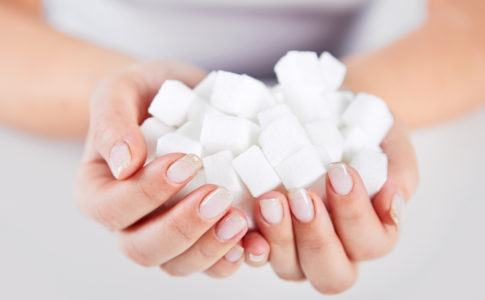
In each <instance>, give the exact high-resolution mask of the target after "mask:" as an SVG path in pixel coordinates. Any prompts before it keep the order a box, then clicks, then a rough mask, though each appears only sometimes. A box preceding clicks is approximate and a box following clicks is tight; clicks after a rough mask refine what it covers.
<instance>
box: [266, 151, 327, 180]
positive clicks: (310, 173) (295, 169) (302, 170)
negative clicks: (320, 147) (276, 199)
mask: <svg viewBox="0 0 485 300" xmlns="http://www.w3.org/2000/svg"><path fill="white" fill-rule="evenodd" d="M275 169H276V172H277V173H278V175H279V176H280V178H281V181H282V182H283V185H284V186H285V187H286V189H293V188H305V187H308V186H310V185H311V184H312V183H314V182H315V181H316V180H317V179H318V178H320V177H321V176H323V175H324V174H325V173H326V169H325V166H324V165H323V163H322V161H321V160H320V155H319V154H318V152H317V151H316V149H315V147H314V146H308V147H304V148H302V149H300V150H299V151H297V152H295V153H294V154H292V155H290V156H289V157H288V158H286V159H285V160H284V161H282V162H281V163H280V164H278V165H277V166H276V168H275Z"/></svg>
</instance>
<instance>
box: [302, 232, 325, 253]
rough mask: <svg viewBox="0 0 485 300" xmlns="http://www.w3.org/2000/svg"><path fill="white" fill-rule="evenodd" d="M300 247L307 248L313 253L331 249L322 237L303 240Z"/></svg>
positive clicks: (308, 237) (310, 237) (309, 237)
mask: <svg viewBox="0 0 485 300" xmlns="http://www.w3.org/2000/svg"><path fill="white" fill-rule="evenodd" d="M298 243H299V244H300V247H302V248H306V249H308V250H310V251H311V252H317V253H319V252H325V251H326V250H327V248H328V247H329V245H328V243H326V241H325V239H324V238H323V237H322V236H307V237H305V238H304V239H301V240H300V241H299V242H298Z"/></svg>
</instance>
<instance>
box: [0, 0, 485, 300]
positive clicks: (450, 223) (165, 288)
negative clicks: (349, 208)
mask: <svg viewBox="0 0 485 300" xmlns="http://www.w3.org/2000/svg"><path fill="white" fill-rule="evenodd" d="M411 2H412V1H410V2H408V1H399V2H398V1H388V2H387V3H392V5H391V4H389V5H387V6H392V8H393V9H389V7H387V6H386V5H381V6H382V8H379V9H378V10H375V11H373V12H372V13H371V14H370V16H371V17H372V20H381V22H380V23H379V22H377V21H376V22H366V24H367V25H365V26H364V25H363V26H362V27H360V28H359V30H357V31H356V33H355V35H356V37H355V43H354V44H353V47H357V48H361V49H365V48H371V47H373V46H375V45H377V44H379V43H383V42H384V41H387V40H389V39H392V38H394V37H395V36H396V33H398V32H399V31H400V30H403V29H402V28H408V29H409V28H410V27H411V26H412V24H413V23H412V22H411V23H409V22H408V23H406V24H405V25H406V26H404V25H403V24H399V22H397V23H394V24H395V25H396V26H395V28H394V31H391V30H389V27H386V26H382V24H383V23H382V22H384V21H386V22H390V21H391V20H392V19H393V18H394V16H395V15H396V13H398V12H399V13H404V12H405V10H404V9H403V7H402V6H403V3H408V4H407V5H409V3H411ZM414 2H415V3H418V2H421V1H414ZM382 3H384V2H382ZM415 11H416V10H408V13H411V14H412V13H414V12H415ZM379 18H380V19H379ZM412 19H413V18H410V20H412ZM366 32H367V33H366ZM368 32H373V33H372V34H368ZM417 109H419V108H417ZM484 132H485V109H482V110H481V111H479V112H476V113H474V114H471V115H469V116H467V117H465V118H463V119H461V120H457V121H454V122H451V123H449V124H445V125H441V126H438V127H435V128H430V129H426V130H420V131H418V132H415V133H414V134H413V141H414V143H415V145H416V149H417V152H418V158H419V163H420V168H421V175H422V180H421V186H420V188H419V191H418V193H417V194H416V196H415V197H414V199H413V200H412V202H411V205H410V206H409V207H408V211H407V219H406V222H405V226H404V228H403V232H402V237H401V240H400V243H399V244H398V246H397V248H396V249H395V251H394V252H393V253H392V254H391V255H389V256H387V257H386V258H384V259H381V260H379V261H376V262H372V263H367V264H364V265H362V267H361V276H360V280H359V281H358V283H357V285H356V286H355V287H354V288H353V289H352V290H351V291H349V292H347V293H346V294H344V295H342V296H338V297H337V299H370V298H371V297H372V299H425V298H431V299H436V298H438V299H457V298H460V299H480V295H481V294H482V290H483V289H482V286H481V285H482V281H483V274H482V270H483V269H484V267H485V259H484V258H483V253H485V241H484V239H483V228H485V218H483V215H484V213H483V212H484V211H485V201H484V200H485V197H484V195H483V190H484V186H485V179H484V176H483V173H482V172H483V171H482V170H484V169H485V158H484V156H483V153H485V134H484ZM80 154H81V145H80V144H78V143H69V142H56V141H48V140H45V139H40V138H34V137H30V136H27V135H23V134H20V133H18V132H15V131H11V130H8V129H1V128H0V239H1V241H0V299H52V300H54V299H118V300H122V299H147V300H149V299H214V300H216V299H249V298H252V299H263V298H268V299H272V298H275V299H321V297H320V296H319V295H318V294H317V293H315V292H314V291H313V290H312V289H311V287H310V286H309V285H308V284H306V283H288V282H283V281H280V280H279V279H277V278H275V276H274V275H273V274H272V272H271V269H270V268H269V267H265V268H262V269H250V268H247V267H244V268H242V269H241V270H240V271H239V272H238V273H237V274H236V275H235V276H234V277H232V278H230V279H226V280H222V281H221V280H212V279H209V278H206V277H205V276H203V275H196V276H192V277H189V278H184V279H172V278H169V277H168V276H166V275H164V274H162V273H161V272H159V271H158V270H146V269H143V268H140V267H137V266H135V265H134V264H132V263H131V262H129V261H128V260H127V259H125V258H124V257H123V256H122V255H121V254H120V253H119V251H118V250H117V248H116V244H115V240H114V239H113V237H112V236H111V234H109V233H108V232H106V231H105V230H104V229H102V228H101V227H99V226H98V225H96V224H94V223H92V222H91V221H89V220H87V219H85V218H83V217H82V216H80V214H79V213H78V212H77V211H76V209H75V208H74V206H73V203H72V192H73V178H74V174H75V171H76V168H77V164H78V161H79V157H80Z"/></svg>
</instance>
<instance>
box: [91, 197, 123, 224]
mask: <svg viewBox="0 0 485 300" xmlns="http://www.w3.org/2000/svg"><path fill="white" fill-rule="evenodd" d="M90 215H91V216H92V217H93V218H94V219H95V220H96V221H97V222H98V223H100V224H102V225H104V226H105V227H107V228H108V229H110V230H113V231H117V230H121V229H123V228H124V225H123V224H122V223H121V221H120V218H119V217H118V215H117V214H116V213H115V211H114V209H113V208H112V207H111V205H108V204H107V203H106V204H102V203H100V204H96V205H93V208H92V213H91V214H90Z"/></svg>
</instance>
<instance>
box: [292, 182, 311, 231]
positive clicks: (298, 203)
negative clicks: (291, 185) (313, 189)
mask: <svg viewBox="0 0 485 300" xmlns="http://www.w3.org/2000/svg"><path fill="white" fill-rule="evenodd" d="M288 196H289V198H290V208H291V212H292V213H293V215H294V216H295V218H297V219H298V220H299V221H300V222H304V223H308V222H311V221H312V220H313V217H314V216H315V209H314V207H313V201H312V199H311V198H310V195H308V192H307V191H306V190H305V189H293V190H290V191H289V193H288Z"/></svg>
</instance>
